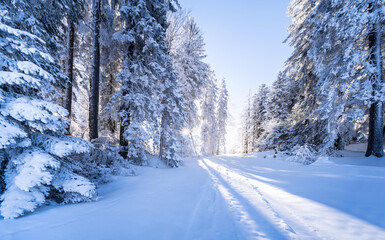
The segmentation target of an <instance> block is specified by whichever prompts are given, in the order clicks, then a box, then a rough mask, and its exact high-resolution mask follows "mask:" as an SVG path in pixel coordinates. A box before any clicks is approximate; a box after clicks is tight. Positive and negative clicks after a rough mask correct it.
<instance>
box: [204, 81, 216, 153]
mask: <svg viewBox="0 0 385 240" xmlns="http://www.w3.org/2000/svg"><path fill="white" fill-rule="evenodd" d="M209 80H210V82H209V84H208V86H207V88H206V90H205V93H204V95H203V98H202V101H201V115H200V117H201V148H202V150H201V152H202V154H210V155H215V153H216V151H217V143H218V140H217V139H218V126H217V115H216V109H215V106H216V105H217V98H218V96H217V94H218V93H217V92H218V89H217V86H216V78H215V75H214V74H212V75H211V76H210V79H209Z"/></svg>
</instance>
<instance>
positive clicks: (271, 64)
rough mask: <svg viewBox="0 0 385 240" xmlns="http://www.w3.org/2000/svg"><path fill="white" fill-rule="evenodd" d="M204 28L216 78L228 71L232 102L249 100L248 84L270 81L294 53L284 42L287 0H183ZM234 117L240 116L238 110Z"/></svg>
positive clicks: (254, 84)
mask: <svg viewBox="0 0 385 240" xmlns="http://www.w3.org/2000/svg"><path fill="white" fill-rule="evenodd" d="M179 3H180V4H181V6H182V7H183V8H184V9H187V10H191V15H192V16H193V17H194V18H195V20H196V22H197V23H198V25H199V27H200V28H201V30H202V32H203V34H204V38H205V42H206V51H207V62H208V63H209V64H210V65H211V67H212V69H213V70H214V71H215V73H216V75H217V77H218V80H221V79H222V77H225V78H226V80H227V85H228V89H229V92H230V98H231V102H232V104H235V105H236V106H237V108H240V107H242V106H241V105H242V104H243V103H244V102H245V99H246V96H247V93H248V90H249V89H251V90H252V91H253V92H255V91H256V90H257V89H258V86H259V85H260V84H262V83H265V84H271V83H272V82H273V81H274V80H275V79H276V76H277V74H278V72H279V70H280V69H281V68H282V67H283V65H284V62H285V60H286V59H287V58H288V57H289V56H290V53H291V48H290V47H289V46H288V44H286V43H283V41H284V40H285V39H286V37H287V35H288V34H287V28H288V26H289V24H290V18H289V17H287V14H286V11H287V7H288V5H289V0H232V1H230V0H179ZM234 117H236V116H234Z"/></svg>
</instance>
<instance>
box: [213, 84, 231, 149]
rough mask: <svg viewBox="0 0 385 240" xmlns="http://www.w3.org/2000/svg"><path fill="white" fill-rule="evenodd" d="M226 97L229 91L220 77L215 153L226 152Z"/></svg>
mask: <svg viewBox="0 0 385 240" xmlns="http://www.w3.org/2000/svg"><path fill="white" fill-rule="evenodd" d="M228 97H229V93H228V91H227V88H226V81H225V79H222V83H221V86H220V89H219V96H218V104H217V110H216V116H217V126H218V143H217V151H216V154H217V155H219V154H220V153H225V152H226V126H227V119H228Z"/></svg>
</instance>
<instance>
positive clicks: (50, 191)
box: [0, 0, 95, 218]
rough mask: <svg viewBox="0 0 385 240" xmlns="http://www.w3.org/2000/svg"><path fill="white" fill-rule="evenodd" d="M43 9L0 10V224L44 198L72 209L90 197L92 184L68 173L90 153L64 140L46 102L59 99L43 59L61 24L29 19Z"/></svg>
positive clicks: (54, 75) (19, 5)
mask: <svg viewBox="0 0 385 240" xmlns="http://www.w3.org/2000/svg"><path fill="white" fill-rule="evenodd" d="M53 3H57V2H53ZM45 4H46V1H37V0H36V1H28V2H27V1H26V2H24V1H3V2H2V3H1V4H0V9H1V10H2V16H1V17H0V38H1V39H2V42H1V43H0V45H1V48H0V49H1V50H0V63H1V65H0V69H1V70H0V103H1V110H0V122H1V124H0V136H1V137H0V139H1V140H0V152H1V154H0V155H1V158H0V160H1V163H0V166H1V171H0V174H1V178H2V179H4V182H5V188H4V186H2V189H1V192H0V194H2V195H1V197H0V200H1V206H0V211H1V215H2V216H3V217H4V218H15V217H18V216H20V215H22V214H24V213H25V212H31V211H34V210H35V209H36V208H37V207H39V206H41V205H43V204H44V203H45V202H46V200H47V199H55V200H56V201H58V202H79V201H85V200H90V199H92V198H93V197H94V195H95V186H94V184H92V183H91V182H90V181H89V180H88V179H87V178H85V177H83V176H81V175H80V174H77V173H75V172H74V171H73V167H74V163H73V161H72V159H71V158H70V155H71V154H74V153H84V152H87V151H88V150H89V147H90V146H89V145H88V143H87V142H85V141H83V140H81V139H77V138H73V137H70V136H66V135H65V132H66V128H67V126H68V123H67V122H66V121H65V120H64V117H65V116H66V115H67V114H68V112H67V111H66V110H65V109H64V108H62V107H60V106H59V105H57V104H55V103H54V102H53V101H54V100H56V99H59V98H60V97H59V96H60V94H59V90H62V89H63V88H64V85H65V83H66V81H67V79H66V77H65V76H64V75H63V74H62V73H61V71H60V67H59V65H58V57H57V56H55V55H51V54H50V52H55V50H56V47H57V46H58V45H59V43H58V42H55V41H54V40H55V34H57V33H58V32H59V31H58V28H60V27H62V26H60V23H61V21H60V19H57V18H56V17H58V16H57V15H55V14H53V13H51V12H50V11H47V13H46V15H44V16H42V15H41V14H39V13H37V12H35V10H36V9H42V8H43V6H44V5H45ZM32 6H33V7H32ZM55 10H57V9H55ZM59 12H60V11H59ZM51 17H52V19H51ZM61 17H63V16H61ZM26 18H28V19H29V21H25V19H26ZM61 19H63V18H61ZM55 24H59V25H55Z"/></svg>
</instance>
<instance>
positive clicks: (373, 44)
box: [365, 4, 384, 157]
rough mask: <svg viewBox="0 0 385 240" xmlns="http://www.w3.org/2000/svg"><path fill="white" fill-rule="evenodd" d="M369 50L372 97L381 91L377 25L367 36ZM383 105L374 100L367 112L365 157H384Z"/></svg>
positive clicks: (380, 58)
mask: <svg viewBox="0 0 385 240" xmlns="http://www.w3.org/2000/svg"><path fill="white" fill-rule="evenodd" d="M374 7H377V6H373V5H372V4H370V5H369V12H371V13H372V12H373V9H374ZM369 49H370V61H371V62H372V63H373V64H374V65H375V67H376V74H375V76H373V77H374V78H375V79H374V81H373V82H374V83H373V96H375V95H376V93H378V91H380V90H381V83H382V81H383V80H382V56H381V27H380V24H379V23H376V24H375V25H374V26H373V29H372V31H371V32H370V34H369ZM382 128H383V103H382V102H380V101H378V100H375V102H374V103H372V105H371V106H370V110H369V139H368V147H367V150H366V154H365V156H367V157H369V156H371V155H373V156H376V157H382V156H384V149H383V144H384V140H383V132H382Z"/></svg>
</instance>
